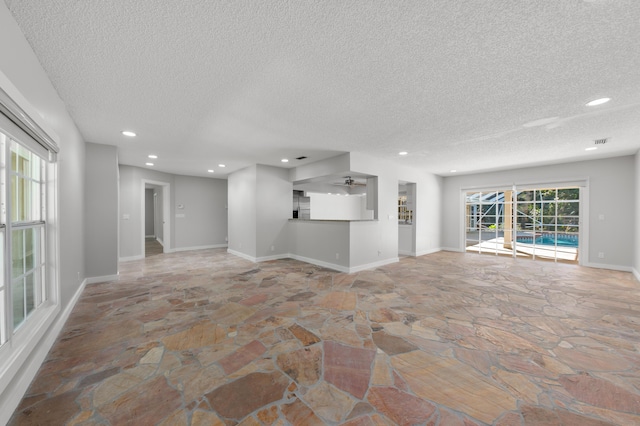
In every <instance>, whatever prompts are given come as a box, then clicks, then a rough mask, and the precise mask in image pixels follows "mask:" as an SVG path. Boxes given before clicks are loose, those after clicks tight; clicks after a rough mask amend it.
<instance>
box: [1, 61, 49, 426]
mask: <svg viewBox="0 0 640 426" xmlns="http://www.w3.org/2000/svg"><path fill="white" fill-rule="evenodd" d="M0 129H1V130H2V132H3V133H4V134H5V135H7V136H8V137H9V138H11V139H14V140H16V141H18V142H19V143H20V144H21V145H23V146H26V147H27V148H28V149H29V150H31V151H33V152H39V153H40V157H43V158H44V159H45V160H46V161H45V170H44V176H43V181H44V182H45V186H46V193H45V194H44V197H43V200H42V202H43V203H45V204H43V207H44V206H46V217H43V219H44V221H45V222H46V225H45V227H44V232H45V238H44V241H45V244H46V247H45V250H46V253H47V254H46V259H45V260H44V261H45V268H44V270H45V274H46V276H45V277H43V278H44V282H45V283H46V284H45V285H46V289H45V291H46V293H47V296H48V298H47V300H46V301H44V302H43V303H41V304H40V307H39V308H38V309H36V310H35V311H33V312H32V313H31V315H30V316H29V319H28V321H26V322H24V323H23V324H22V325H21V326H20V327H18V328H17V329H16V330H13V318H12V317H11V318H10V317H9V315H10V309H5V317H4V326H5V328H6V329H8V330H11V331H10V334H9V335H7V341H6V343H5V344H3V345H2V346H0V423H3V422H4V421H8V420H9V417H7V416H9V415H10V414H11V411H12V410H13V409H14V408H15V407H16V406H17V404H18V403H19V401H20V399H21V398H22V393H24V392H25V391H26V389H27V388H28V386H29V383H30V382H31V380H32V379H33V377H34V376H35V374H36V372H37V370H38V368H39V367H40V364H41V363H42V361H43V360H44V357H45V356H46V351H48V349H49V348H50V346H51V345H52V344H53V341H54V339H55V337H56V336H55V334H57V332H53V333H52V332H51V327H52V325H53V324H54V323H55V322H56V318H57V316H58V314H59V313H60V285H59V281H60V273H59V264H60V257H59V256H60V255H59V251H60V250H59V235H58V228H59V222H58V212H59V210H58V209H59V207H58V202H57V195H58V185H59V180H58V175H57V174H58V170H57V163H56V157H57V155H56V154H57V152H58V150H59V149H58V143H57V141H58V138H57V135H56V134H55V132H53V131H52V130H51V129H50V128H49V127H48V125H47V124H46V122H44V121H43V120H42V118H41V117H40V115H39V114H38V112H37V110H35V109H34V108H33V107H32V106H31V105H30V104H29V102H28V101H27V100H26V99H25V98H24V96H22V94H21V93H20V92H19V91H18V90H17V89H16V88H15V86H13V85H12V83H11V82H10V81H9V79H8V78H7V77H6V76H5V75H4V74H3V73H2V72H0ZM8 143H9V142H7V144H8ZM5 160H6V161H10V157H9V158H5ZM5 165H6V166H7V167H4V168H3V170H2V173H4V174H5V175H4V176H5V179H6V178H8V175H7V173H8V171H7V170H8V165H7V164H5ZM5 181H6V180H5ZM7 185H8V184H7ZM7 185H5V186H4V187H2V188H0V192H3V193H4V194H5V197H6V194H7ZM5 201H7V198H5ZM9 211H10V210H7V212H9ZM5 225H7V228H5V229H4V234H5V238H4V242H3V246H2V248H3V253H2V255H3V257H4V258H5V259H10V257H9V256H8V254H7V253H10V252H8V251H7V248H8V244H9V241H10V238H9V232H10V227H9V220H8V218H7V220H6V221H5ZM4 265H5V267H4V271H1V272H2V274H3V275H2V276H3V278H4V286H5V290H6V289H7V288H8V287H9V286H10V285H11V281H10V279H9V278H10V276H9V271H10V267H9V264H7V261H6V260H5V261H4ZM5 300H6V301H7V303H10V302H9V301H10V300H11V299H10V295H8V296H7V297H6V298H5ZM42 349H44V351H43V350H42ZM36 350H37V352H36Z"/></svg>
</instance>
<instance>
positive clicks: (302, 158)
mask: <svg viewBox="0 0 640 426" xmlns="http://www.w3.org/2000/svg"><path fill="white" fill-rule="evenodd" d="M305 158H307V157H305V156H304V155H303V156H302V157H297V158H296V160H304V159H305Z"/></svg>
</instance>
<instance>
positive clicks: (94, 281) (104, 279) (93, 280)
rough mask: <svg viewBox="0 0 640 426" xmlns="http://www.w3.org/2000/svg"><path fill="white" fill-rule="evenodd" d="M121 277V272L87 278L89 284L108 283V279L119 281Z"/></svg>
mask: <svg viewBox="0 0 640 426" xmlns="http://www.w3.org/2000/svg"><path fill="white" fill-rule="evenodd" d="M119 278H120V276H119V274H115V275H103V276H101V277H89V278H87V279H86V281H87V284H97V283H106V282H107V281H117V280H118V279H119Z"/></svg>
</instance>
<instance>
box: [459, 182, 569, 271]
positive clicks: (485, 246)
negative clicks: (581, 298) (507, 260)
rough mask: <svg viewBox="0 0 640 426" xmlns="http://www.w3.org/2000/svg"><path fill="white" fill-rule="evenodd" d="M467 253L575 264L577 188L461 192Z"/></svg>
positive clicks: (514, 188)
mask: <svg viewBox="0 0 640 426" xmlns="http://www.w3.org/2000/svg"><path fill="white" fill-rule="evenodd" d="M464 220H465V230H466V251H467V252H477V253H485V254H494V255H506V256H513V257H530V258H533V259H536V258H539V259H548V260H554V261H558V262H570V263H577V262H578V254H579V245H580V244H579V242H580V241H579V234H580V188H577V187H571V188H559V187H556V188H533V189H529V188H516V187H513V188H511V189H505V190H496V191H467V192H466V193H465V219H464Z"/></svg>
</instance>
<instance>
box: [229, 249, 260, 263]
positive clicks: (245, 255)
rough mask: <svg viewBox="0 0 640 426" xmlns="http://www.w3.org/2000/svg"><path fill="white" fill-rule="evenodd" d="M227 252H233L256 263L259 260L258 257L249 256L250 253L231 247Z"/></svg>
mask: <svg viewBox="0 0 640 426" xmlns="http://www.w3.org/2000/svg"><path fill="white" fill-rule="evenodd" d="M227 253H229V254H232V255H234V256H238V257H241V258H243V259H245V260H248V261H249V262H253V263H256V262H257V261H258V259H257V258H256V257H253V256H249V255H248V254H244V253H241V252H239V251H236V250H232V249H230V248H227Z"/></svg>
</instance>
